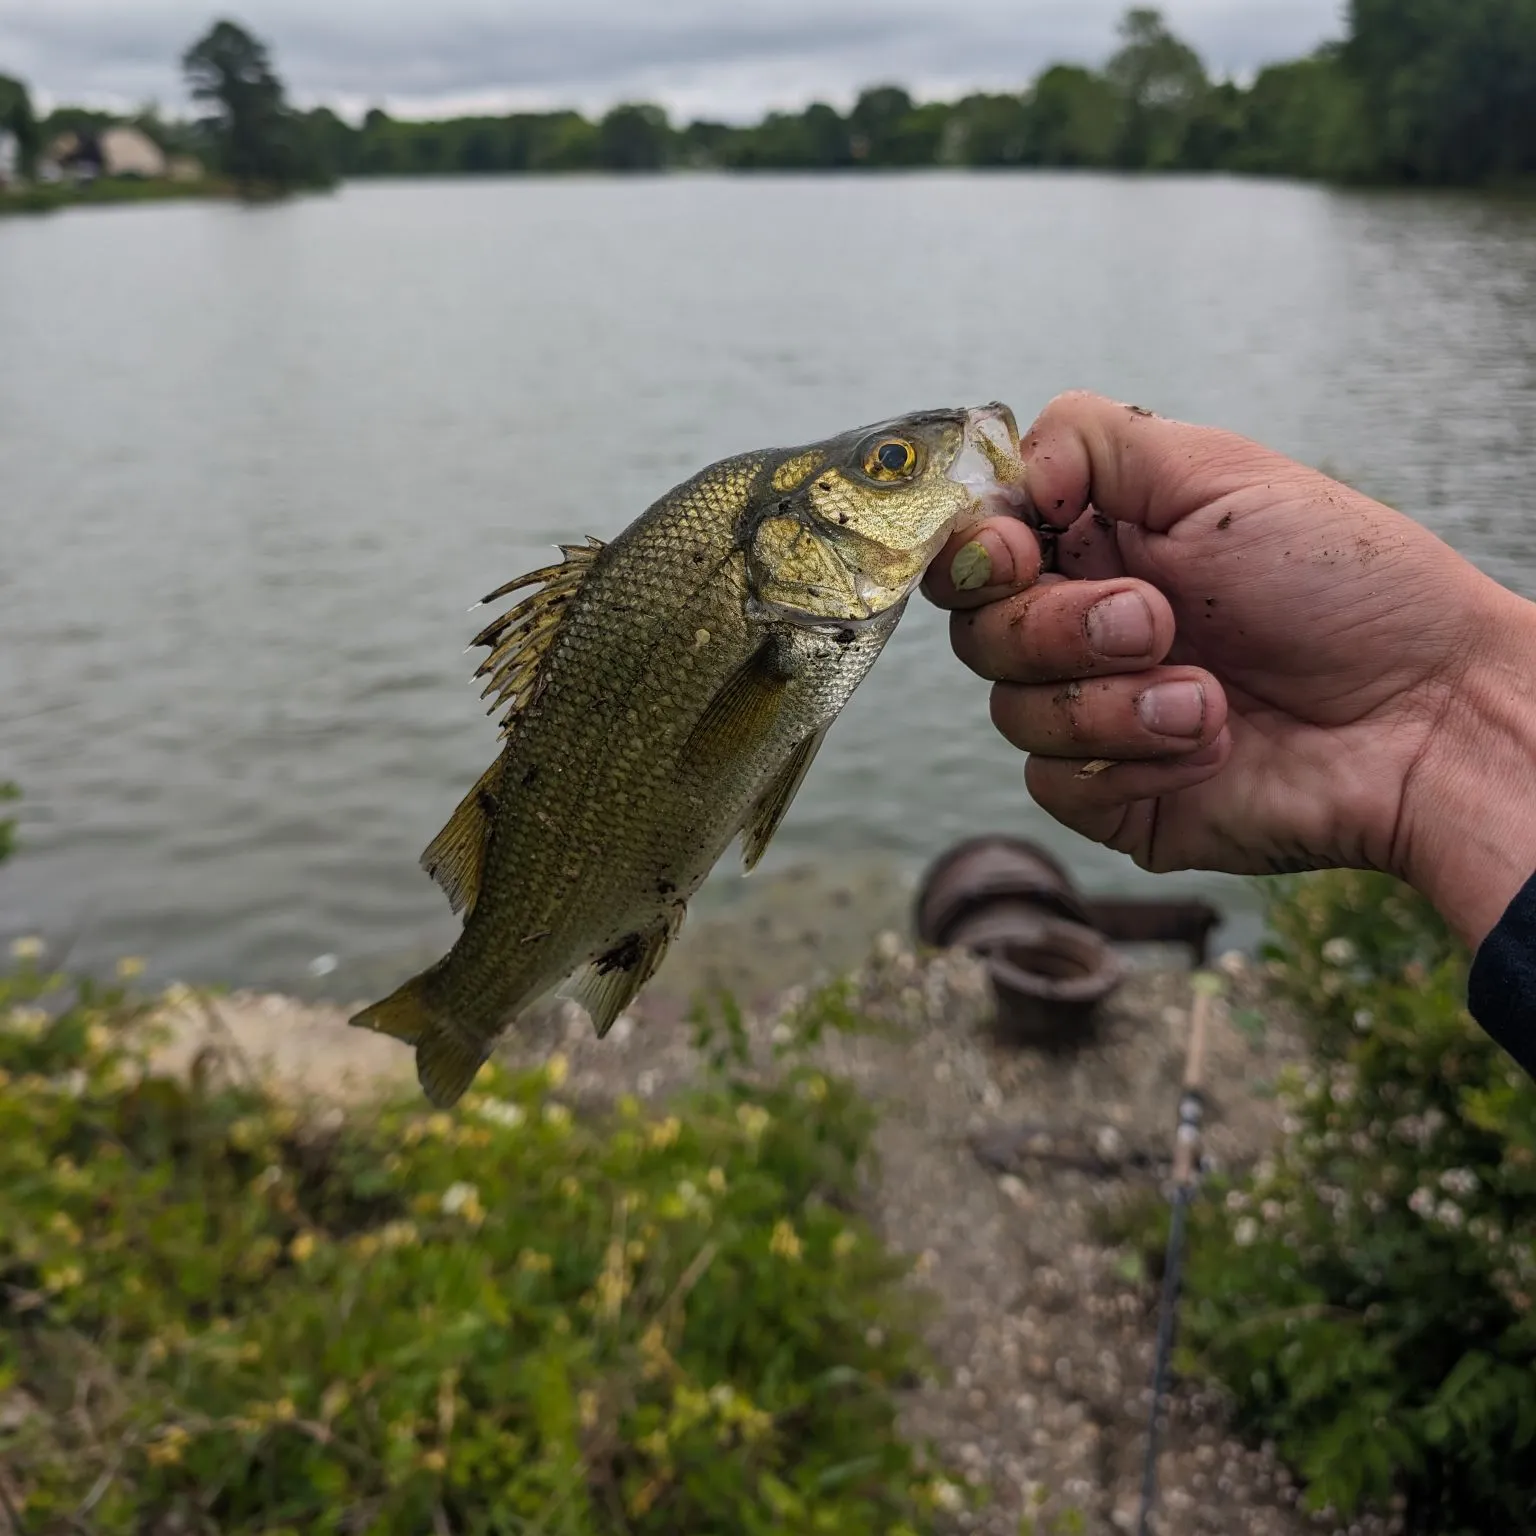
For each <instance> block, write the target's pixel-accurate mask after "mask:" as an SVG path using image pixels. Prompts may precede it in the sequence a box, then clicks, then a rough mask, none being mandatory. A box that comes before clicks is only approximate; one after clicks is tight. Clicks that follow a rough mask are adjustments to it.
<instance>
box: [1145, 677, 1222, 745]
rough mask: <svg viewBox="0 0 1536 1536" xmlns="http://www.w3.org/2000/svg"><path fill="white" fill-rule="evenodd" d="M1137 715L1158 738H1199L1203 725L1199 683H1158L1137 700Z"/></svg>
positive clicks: (1202, 699)
mask: <svg viewBox="0 0 1536 1536" xmlns="http://www.w3.org/2000/svg"><path fill="white" fill-rule="evenodd" d="M1136 713H1137V715H1138V716H1139V717H1140V719H1141V723H1142V724H1143V725H1144V726H1146V728H1147V729H1148V730H1149V731H1155V732H1156V733H1157V734H1158V735H1159V736H1198V735H1199V734H1200V728H1201V727H1202V726H1203V725H1204V724H1205V689H1204V688H1202V687H1201V686H1200V684H1199V683H1158V684H1157V685H1156V686H1155V687H1152V688H1148V689H1147V691H1146V692H1145V693H1144V694H1142V696H1141V697H1140V698H1139V699H1137V701H1136Z"/></svg>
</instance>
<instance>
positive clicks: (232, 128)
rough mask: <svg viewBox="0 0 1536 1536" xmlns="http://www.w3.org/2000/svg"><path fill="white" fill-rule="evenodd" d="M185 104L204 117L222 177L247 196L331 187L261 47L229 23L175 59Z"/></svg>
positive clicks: (218, 25) (221, 23)
mask: <svg viewBox="0 0 1536 1536" xmlns="http://www.w3.org/2000/svg"><path fill="white" fill-rule="evenodd" d="M181 67H182V69H183V71H184V72H185V74H186V77H187V85H188V87H189V88H190V90H191V93H192V99H193V100H194V101H197V102H201V103H202V104H204V105H205V106H207V107H210V108H212V111H211V112H210V114H209V115H208V117H207V118H205V119H204V128H205V130H206V131H207V132H208V134H209V136H210V138H211V139H212V141H213V145H214V148H215V150H216V153H217V157H218V159H219V161H220V163H221V165H222V167H223V169H224V170H225V171H226V172H227V173H228V175H230V176H231V177H232V178H233V179H234V181H235V182H236V184H237V185H238V186H239V187H240V188H241V189H242V190H243V191H245V192H246V193H247V194H249V193H251V192H254V191H257V190H259V189H260V190H271V191H284V190H287V189H289V188H292V187H296V186H304V185H316V184H323V183H325V182H328V181H329V180H330V179H331V174H330V170H329V168H328V167H327V166H325V165H324V164H323V163H322V162H321V161H320V159H319V156H318V153H317V150H316V147H315V143H314V137H313V136H311V135H308V134H306V133H305V132H304V131H303V128H302V126H301V125H300V124H299V123H298V122H297V120H296V119H295V116H294V114H293V113H292V112H290V111H289V109H288V105H287V103H286V102H285V101H284V99H283V85H282V82H281V81H280V80H279V79H278V77H277V75H276V73H275V72H274V70H273V68H272V62H271V58H270V56H269V55H268V52H267V49H266V46H265V44H263V43H261V42H259V41H257V39H256V38H254V37H252V36H251V34H250V33H249V32H247V31H246V30H245V29H244V28H243V27H241V26H238V25H237V24H236V23H234V22H232V21H218V22H215V23H214V25H213V27H212V28H211V29H210V30H209V31H208V33H207V34H206V35H205V36H203V37H202V38H200V39H199V40H198V41H197V42H195V43H194V44H193V45H192V46H191V47H190V48H189V49H187V51H186V53H185V54H183V55H182V60H181Z"/></svg>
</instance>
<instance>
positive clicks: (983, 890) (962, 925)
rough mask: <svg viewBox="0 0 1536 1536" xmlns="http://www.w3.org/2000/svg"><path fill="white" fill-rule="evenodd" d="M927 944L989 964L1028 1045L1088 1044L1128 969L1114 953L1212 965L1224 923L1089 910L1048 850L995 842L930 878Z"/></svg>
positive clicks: (1175, 914) (974, 846)
mask: <svg viewBox="0 0 1536 1536" xmlns="http://www.w3.org/2000/svg"><path fill="white" fill-rule="evenodd" d="M914 917H915V927H916V930H917V937H918V939H919V940H920V941H921V942H922V943H924V944H931V945H933V946H934V947H936V948H957V949H967V950H969V951H971V953H973V954H975V955H978V956H980V957H981V958H982V960H983V961H984V962H985V963H986V966H987V970H988V972H989V974H990V976H991V979H992V987H993V991H994V994H995V997H996V1001H997V1013H998V1022H999V1024H1000V1025H1001V1026H1002V1027H1003V1029H1004V1030H1005V1031H1006V1032H1007V1033H1008V1034H1010V1035H1012V1036H1013V1037H1014V1038H1016V1039H1018V1040H1019V1041H1021V1042H1028V1043H1031V1044H1055V1043H1065V1042H1067V1041H1071V1040H1075V1039H1079V1038H1081V1037H1082V1036H1083V1034H1084V1033H1085V1031H1086V1030H1087V1029H1088V1027H1089V1026H1090V1025H1091V1024H1092V1021H1093V1017H1094V1014H1095V1012H1096V1010H1097V1008H1098V1006H1099V1005H1100V1004H1101V1003H1102V1002H1103V1001H1104V1000H1105V999H1106V998H1107V997H1108V996H1109V995H1110V994H1111V993H1112V992H1113V991H1114V990H1115V988H1116V987H1117V986H1119V984H1120V982H1121V981H1122V980H1123V979H1124V976H1125V973H1126V970H1127V966H1126V962H1125V960H1124V958H1123V957H1122V956H1121V955H1119V954H1118V953H1117V952H1116V951H1115V950H1114V949H1113V948H1112V947H1111V945H1112V943H1113V942H1121V943H1142V944H1146V943H1165V944H1166V943H1176V944H1183V945H1185V946H1187V947H1188V949H1189V951H1190V954H1191V958H1192V960H1193V962H1194V963H1195V964H1196V965H1200V964H1203V963H1204V961H1205V958H1206V950H1207V947H1208V944H1209V939H1210V934H1211V930H1212V929H1213V928H1215V927H1216V926H1217V925H1218V924H1219V923H1220V922H1221V914H1220V913H1219V912H1218V911H1217V910H1216V909H1215V908H1214V907H1212V906H1209V905H1208V904H1207V903H1205V902H1203V901H1121V900H1102V901H1088V900H1085V899H1084V898H1083V897H1082V896H1081V895H1080V894H1079V893H1078V891H1077V889H1076V888H1075V887H1074V885H1073V883H1072V878H1071V876H1070V875H1069V874H1068V873H1067V871H1066V870H1065V869H1064V868H1063V867H1062V865H1061V864H1060V863H1059V862H1058V861H1057V860H1056V859H1054V858H1053V857H1052V856H1051V855H1050V854H1049V853H1047V852H1046V850H1045V849H1043V848H1041V847H1040V846H1039V845H1038V844H1035V843H1031V842H1027V841H1026V840H1025V839H1023V838H1017V837H1009V836H1006V835H1001V834H994V835H989V836H982V837H973V838H969V839H967V840H966V841H965V842H963V843H960V844H958V845H957V846H956V847H954V848H951V849H950V850H949V851H948V852H947V853H945V854H943V855H942V856H941V857H940V858H939V859H937V860H936V861H935V862H934V863H933V865H932V866H931V867H930V868H929V870H928V873H927V875H926V876H925V877H924V879H923V882H922V886H921V888H920V890H919V893H918V898H917V906H916V911H915V914H914Z"/></svg>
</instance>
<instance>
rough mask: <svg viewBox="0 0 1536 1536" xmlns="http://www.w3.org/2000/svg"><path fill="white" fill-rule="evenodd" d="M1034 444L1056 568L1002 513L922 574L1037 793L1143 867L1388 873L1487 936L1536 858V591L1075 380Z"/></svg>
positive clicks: (1369, 505)
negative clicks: (1526, 592) (1104, 765)
mask: <svg viewBox="0 0 1536 1536" xmlns="http://www.w3.org/2000/svg"><path fill="white" fill-rule="evenodd" d="M1023 445H1024V461H1025V464H1026V467H1027V480H1026V484H1027V486H1028V490H1029V495H1030V500H1031V502H1032V503H1033V506H1034V508H1035V510H1036V511H1037V512H1038V513H1039V515H1040V517H1041V518H1042V519H1043V520H1044V522H1045V523H1047V524H1048V525H1050V526H1051V527H1052V528H1055V529H1059V530H1062V531H1061V533H1060V535H1059V538H1058V540H1057V560H1056V571H1057V574H1050V575H1045V576H1038V572H1039V565H1040V548H1039V544H1038V542H1037V540H1036V537H1035V535H1034V534H1033V533H1032V532H1031V531H1030V529H1029V528H1028V527H1027V526H1026V525H1025V524H1024V523H1022V522H1017V521H1012V520H1008V519H993V520H990V521H988V522H987V523H984V524H982V525H981V526H980V527H979V528H972V529H970V530H968V531H967V532H966V533H964V534H961V535H957V536H956V537H955V538H954V539H952V540H951V541H950V543H949V545H948V546H947V547H946V548H945V549H944V550H943V551H941V552H940V554H939V556H938V558H937V559H936V560H935V561H934V563H933V565H932V566H931V567H930V570H929V573H928V577H927V579H926V581H925V583H924V590H925V591H926V592H927V594H928V596H929V597H930V598H931V599H932V600H933V601H935V602H937V603H938V604H940V605H941V606H943V607H947V608H951V609H953V610H955V611H954V612H953V614H952V617H951V639H952V643H953V645H954V648H955V651H956V653H957V654H958V655H959V657H960V659H961V660H962V661H963V662H965V664H966V665H967V666H969V667H971V668H972V670H974V671H976V672H978V673H980V674H981V675H982V676H983V677H985V678H988V679H991V680H992V681H993V682H994V683H995V684H996V686H995V687H994V688H993V691H992V719H993V722H994V723H995V724H996V726H997V728H998V729H999V730H1000V731H1001V732H1002V734H1003V735H1004V736H1005V737H1007V738H1008V740H1009V741H1011V742H1012V743H1013V744H1014V745H1015V746H1018V747H1020V748H1022V749H1023V750H1025V751H1026V752H1028V753H1030V754H1031V756H1030V759H1029V762H1028V764H1027V765H1026V769H1025V782H1026V784H1027V785H1028V788H1029V791H1030V793H1031V794H1032V795H1033V796H1034V798H1035V799H1036V800H1037V801H1038V802H1039V803H1040V805H1041V806H1043V807H1044V808H1045V809H1046V810H1047V811H1049V812H1050V813H1051V815H1053V816H1054V817H1056V819H1057V820H1058V821H1061V822H1063V823H1064V824H1065V825H1066V826H1068V827H1071V828H1072V829H1073V830H1075V831H1077V832H1080V833H1082V834H1083V835H1084V836H1085V837H1089V838H1092V839H1093V840H1094V841H1096V842H1101V843H1104V844H1106V845H1108V846H1109V847H1112V848H1116V849H1118V850H1120V851H1121V852H1124V853H1127V854H1129V855H1130V856H1131V857H1132V858H1134V859H1135V861H1136V862H1137V863H1138V864H1140V865H1141V866H1142V867H1143V868H1146V869H1151V870H1174V869H1189V868H1199V869H1211V870H1224V871H1228V872H1232V873H1242V874H1266V873H1271V874H1272V873H1283V872H1289V871H1294V870H1300V869H1316V868H1324V867H1329V866H1351V867H1364V868H1373V869H1382V870H1386V871H1389V872H1390V873H1393V874H1395V875H1397V876H1398V877H1399V878H1402V879H1405V880H1407V881H1409V882H1410V883H1412V884H1414V885H1416V886H1417V887H1418V888H1419V889H1420V890H1422V891H1423V892H1424V893H1425V895H1426V896H1428V897H1429V899H1430V900H1431V901H1432V902H1434V903H1435V905H1436V906H1437V907H1438V908H1439V910H1440V911H1441V912H1442V913H1443V914H1444V915H1445V917H1446V918H1447V920H1448V921H1449V922H1451V923H1452V924H1453V925H1454V926H1455V927H1456V928H1457V929H1458V930H1459V931H1460V932H1461V934H1462V936H1463V938H1465V939H1467V940H1468V941H1469V942H1471V943H1473V944H1475V943H1477V942H1479V941H1480V940H1481V938H1482V936H1483V935H1484V934H1485V933H1486V932H1487V931H1488V929H1489V928H1491V927H1492V925H1493V924H1494V922H1496V921H1497V919H1498V917H1499V916H1500V914H1501V913H1502V911H1503V909H1504V907H1505V906H1506V905H1507V904H1508V901H1509V900H1510V898H1511V897H1512V896H1513V895H1514V894H1515V892H1516V891H1517V890H1518V889H1519V887H1520V885H1521V884H1522V883H1523V882H1524V881H1525V880H1526V879H1527V878H1528V877H1529V876H1530V874H1531V873H1532V872H1533V871H1536V606H1533V605H1532V604H1530V603H1527V602H1525V601H1524V600H1522V599H1521V598H1519V597H1517V596H1515V595H1514V594H1513V593H1510V592H1508V591H1506V590H1505V589H1504V588H1502V587H1500V586H1499V585H1498V584H1497V583H1496V582H1494V581H1492V580H1491V579H1490V578H1488V577H1486V576H1484V575H1483V574H1482V573H1481V572H1480V571H1478V570H1477V569H1476V568H1475V567H1474V566H1472V565H1470V564H1469V563H1468V562H1467V561H1465V560H1463V559H1462V558H1461V557H1460V556H1459V555H1457V554H1456V553H1455V552H1454V551H1452V550H1451V549H1450V548H1449V547H1448V546H1447V545H1445V544H1444V543H1442V542H1441V541H1440V540H1439V539H1437V538H1435V537H1434V535H1432V534H1431V533H1429V532H1428V531H1427V530H1426V529H1424V528H1422V527H1420V526H1419V525H1418V524H1417V523H1415V522H1413V521H1412V520H1411V519H1410V518H1407V517H1405V516H1403V515H1401V514H1400V513H1397V512H1394V511H1392V510H1391V509H1390V508H1388V507H1385V506H1383V505H1381V504H1380V503H1378V502H1375V501H1372V500H1371V499H1370V498H1369V497H1366V496H1363V495H1361V494H1360V493H1358V492H1356V491H1353V490H1351V489H1349V488H1348V487H1346V486H1343V485H1340V484H1338V483H1337V482H1335V481H1333V480H1330V479H1329V478H1328V477H1327V476H1325V475H1322V474H1320V473H1318V472H1317V471H1315V470H1311V469H1307V468H1305V467H1303V466H1302V465H1300V464H1296V463H1293V462H1292V461H1291V460H1289V459H1286V458H1284V457H1282V456H1281V455H1279V454H1277V453H1273V452H1271V451H1270V450H1268V449H1266V448H1262V447H1260V446H1259V445H1257V444H1255V443H1251V442H1249V441H1247V440H1246V439H1244V438H1240V437H1237V436H1235V435H1233V434H1230V433H1226V432H1220V431H1214V430H1211V429H1208V428H1202V427H1194V426H1188V425H1185V424H1183V423H1179V422H1173V421H1167V420H1163V419H1161V418H1159V417H1155V416H1152V415H1150V414H1149V413H1147V412H1145V411H1141V410H1139V409H1138V408H1135V407H1130V406H1125V405H1120V404H1116V403H1115V402H1112V401H1109V400H1105V399H1102V398H1100V397H1097V396H1093V395H1085V394H1072V395H1065V396H1062V397H1060V398H1059V399H1057V400H1056V401H1054V402H1052V404H1051V405H1050V406H1048V407H1047V409H1046V410H1045V412H1044V413H1043V414H1042V415H1041V417H1040V418H1039V420H1038V421H1037V422H1036V423H1035V424H1034V426H1033V427H1032V428H1031V429H1030V430H1029V431H1028V432H1026V433H1025V434H1024V435H1023ZM1037 577H1038V579H1037ZM1094 759H1109V760H1111V761H1112V764H1113V765H1112V766H1111V767H1109V768H1108V769H1107V770H1105V771H1103V772H1099V773H1094V774H1088V775H1085V774H1084V773H1083V770H1084V768H1085V767H1086V766H1087V765H1088V764H1089V763H1090V762H1091V761H1092V760H1094Z"/></svg>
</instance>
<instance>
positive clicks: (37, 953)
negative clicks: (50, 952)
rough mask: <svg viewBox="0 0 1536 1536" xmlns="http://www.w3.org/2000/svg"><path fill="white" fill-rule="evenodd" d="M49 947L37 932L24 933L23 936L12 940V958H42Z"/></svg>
mask: <svg viewBox="0 0 1536 1536" xmlns="http://www.w3.org/2000/svg"><path fill="white" fill-rule="evenodd" d="M47 948H48V946H47V945H46V944H45V943H44V942H43V941H42V940H41V939H40V938H39V937H38V936H37V935H36V934H35V933H28V934H23V935H22V937H21V938H19V939H12V940H11V959H13V960H41V959H42V958H43V951H44V950H46V949H47Z"/></svg>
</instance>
